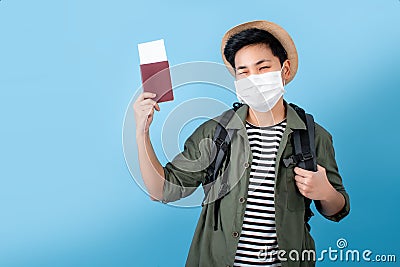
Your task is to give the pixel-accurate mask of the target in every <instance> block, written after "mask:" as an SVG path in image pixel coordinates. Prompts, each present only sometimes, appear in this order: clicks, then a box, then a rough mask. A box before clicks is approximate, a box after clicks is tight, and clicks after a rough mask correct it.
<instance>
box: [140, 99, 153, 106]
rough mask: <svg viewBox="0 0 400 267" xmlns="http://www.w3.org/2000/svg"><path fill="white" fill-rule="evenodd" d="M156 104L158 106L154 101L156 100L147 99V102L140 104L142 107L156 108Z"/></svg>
mask: <svg viewBox="0 0 400 267" xmlns="http://www.w3.org/2000/svg"><path fill="white" fill-rule="evenodd" d="M155 104H157V102H156V101H154V100H153V99H151V98H147V99H145V100H143V101H141V102H140V105H141V106H146V105H151V106H154V105H155Z"/></svg>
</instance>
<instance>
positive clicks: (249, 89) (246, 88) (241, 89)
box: [235, 66, 285, 112]
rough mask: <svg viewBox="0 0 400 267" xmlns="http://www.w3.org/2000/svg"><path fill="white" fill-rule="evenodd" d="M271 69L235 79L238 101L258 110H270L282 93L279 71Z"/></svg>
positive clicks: (283, 90)
mask: <svg viewBox="0 0 400 267" xmlns="http://www.w3.org/2000/svg"><path fill="white" fill-rule="evenodd" d="M282 70H283V66H282V69H281V70H280V71H279V70H278V71H271V72H266V73H263V74H253V75H250V76H248V77H246V78H243V79H240V80H236V81H235V87H236V96H237V98H238V100H239V101H240V102H244V103H246V104H248V105H249V106H250V107H251V108H252V109H254V110H256V111H260V112H267V111H270V110H271V109H272V108H273V107H274V106H275V105H276V103H277V102H278V100H279V98H280V97H281V96H282V95H283V94H284V92H285V89H284V88H283V86H284V85H283V84H282V77H281V72H282Z"/></svg>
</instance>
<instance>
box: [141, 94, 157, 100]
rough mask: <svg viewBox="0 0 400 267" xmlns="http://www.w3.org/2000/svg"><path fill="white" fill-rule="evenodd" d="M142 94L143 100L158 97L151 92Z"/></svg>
mask: <svg viewBox="0 0 400 267" xmlns="http://www.w3.org/2000/svg"><path fill="white" fill-rule="evenodd" d="M140 96H141V97H142V100H144V99H146V98H154V97H156V94H155V93H151V92H143V93H142V94H141V95H140Z"/></svg>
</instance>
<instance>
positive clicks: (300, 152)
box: [202, 102, 317, 231]
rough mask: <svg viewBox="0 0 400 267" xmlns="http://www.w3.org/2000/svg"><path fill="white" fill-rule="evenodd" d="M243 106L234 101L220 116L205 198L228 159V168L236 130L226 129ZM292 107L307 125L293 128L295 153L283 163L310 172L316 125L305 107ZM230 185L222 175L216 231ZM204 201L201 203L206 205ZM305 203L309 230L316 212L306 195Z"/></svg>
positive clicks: (214, 138)
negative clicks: (222, 202)
mask: <svg viewBox="0 0 400 267" xmlns="http://www.w3.org/2000/svg"><path fill="white" fill-rule="evenodd" d="M242 105H243V103H239V102H235V103H234V104H233V108H232V109H229V110H228V111H227V112H226V113H224V115H223V116H222V117H221V120H220V121H219V122H218V124H217V126H216V128H215V133H214V137H213V146H212V148H211V155H215V157H214V159H213V161H212V162H211V164H210V165H209V166H208V167H207V174H206V179H205V182H204V183H203V189H204V194H205V197H204V200H205V199H206V198H207V195H208V193H209V190H210V186H209V185H210V184H212V183H213V182H215V181H216V179H217V177H218V175H219V173H220V172H222V171H225V170H222V165H223V162H224V161H227V163H226V164H225V168H226V167H227V166H228V162H229V158H230V142H231V137H232V135H233V133H234V130H233V129H228V130H227V129H226V126H227V125H228V123H229V121H230V120H231V119H232V117H233V115H234V114H235V113H236V111H237V110H238V109H239V108H240V107H241V106H242ZM289 105H290V106H291V107H293V109H294V110H295V111H296V112H297V114H298V115H299V117H300V118H301V119H302V120H303V121H304V123H305V124H306V128H307V129H306V130H300V129H298V130H294V131H293V133H292V138H291V142H292V146H293V148H294V154H293V155H291V156H290V157H288V158H286V159H283V163H284V165H285V167H289V165H291V164H295V165H297V166H298V167H300V168H303V169H306V170H309V171H317V161H316V154H315V142H314V137H315V128H314V118H313V116H312V115H311V114H308V113H306V112H305V111H304V110H303V109H302V108H300V107H298V106H297V105H295V104H293V103H290V104H289ZM228 190H229V186H228V181H227V176H226V175H223V176H222V178H221V186H220V188H219V191H218V196H217V199H216V200H215V208H214V231H216V230H218V211H219V207H220V202H221V198H222V197H223V196H225V195H226V193H228ZM204 200H203V203H202V206H203V205H204ZM304 204H305V214H304V221H305V223H306V226H307V228H308V230H309V231H310V229H311V227H310V225H309V223H308V221H309V220H310V218H311V217H312V216H314V213H313V212H312V211H311V208H310V205H311V200H310V199H309V198H306V197H304Z"/></svg>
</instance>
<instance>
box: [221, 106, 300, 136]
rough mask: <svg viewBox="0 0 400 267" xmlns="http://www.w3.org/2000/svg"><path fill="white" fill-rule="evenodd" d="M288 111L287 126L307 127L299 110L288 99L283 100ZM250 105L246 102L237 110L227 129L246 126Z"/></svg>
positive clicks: (295, 127)
mask: <svg viewBox="0 0 400 267" xmlns="http://www.w3.org/2000/svg"><path fill="white" fill-rule="evenodd" d="M283 105H284V106H285V112H286V126H287V127H288V128H291V129H304V130H305V129H307V128H306V125H305V123H304V122H303V120H302V119H301V118H300V117H299V115H298V114H297V112H296V111H295V110H294V109H293V108H292V106H290V105H289V104H288V103H287V102H286V100H283ZM248 110H249V106H248V105H247V104H244V105H243V106H241V107H240V108H239V109H238V110H237V111H236V115H234V116H233V118H232V119H231V120H230V122H229V123H228V125H227V126H226V129H241V128H244V127H245V123H246V118H247V113H248Z"/></svg>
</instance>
